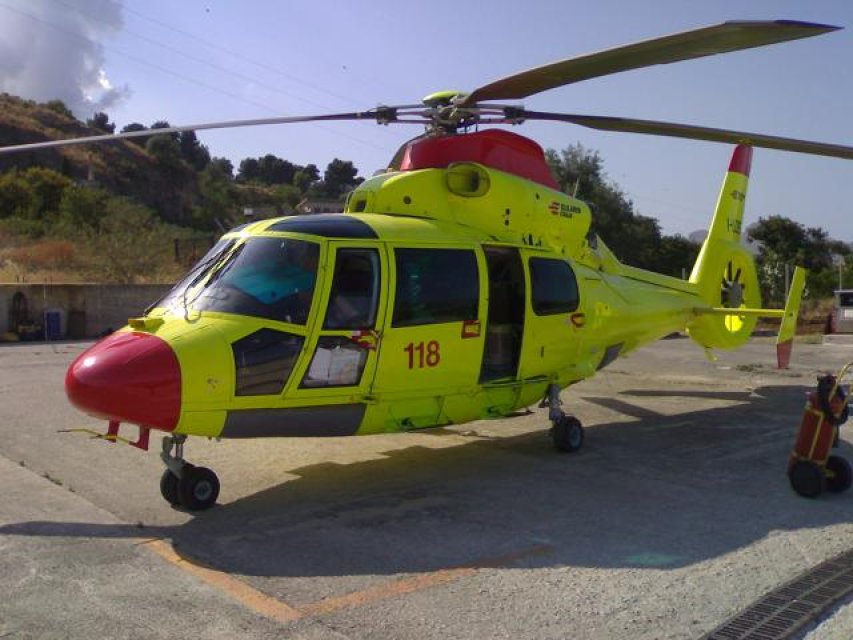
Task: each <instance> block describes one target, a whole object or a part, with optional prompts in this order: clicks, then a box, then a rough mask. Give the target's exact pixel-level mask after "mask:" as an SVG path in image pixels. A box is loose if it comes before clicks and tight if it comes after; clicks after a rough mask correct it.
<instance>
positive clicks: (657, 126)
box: [513, 109, 853, 160]
mask: <svg viewBox="0 0 853 640" xmlns="http://www.w3.org/2000/svg"><path fill="white" fill-rule="evenodd" d="M513 116H514V117H517V118H522V119H525V120H554V121H557V122H570V123H572V124H578V125H580V126H582V127H589V128H590V129H600V130H602V131H621V132H625V133H645V134H648V135H653V136H670V137H673V138H689V139H691V140H707V141H709V142H725V143H730V144H748V145H751V146H753V147H764V148H767V149H778V150H780V151H796V152H798V153H810V154H814V155H818V156H833V157H836V158H846V159H848V160H853V147H845V146H844V145H840V144H829V143H826V142H812V141H810V140H798V139H796V138H781V137H779V136H767V135H763V134H760V133H748V132H746V131H732V130H730V129H713V128H711V127H696V126H693V125H689V124H676V123H674V122H656V121H654V120H636V119H634V118H610V117H606V116H583V115H574V114H569V113H547V112H544V111H526V110H523V109H519V110H518V111H517V112H513Z"/></svg>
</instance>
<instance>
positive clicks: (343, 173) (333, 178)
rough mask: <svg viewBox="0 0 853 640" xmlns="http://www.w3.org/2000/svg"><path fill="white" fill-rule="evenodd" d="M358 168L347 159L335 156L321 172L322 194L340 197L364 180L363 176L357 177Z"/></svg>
mask: <svg viewBox="0 0 853 640" xmlns="http://www.w3.org/2000/svg"><path fill="white" fill-rule="evenodd" d="M357 175H358V169H356V168H355V165H353V163H352V162H351V161H349V160H340V159H338V158H335V159H334V160H332V161H331V162H330V163H329V164H328V165H327V166H326V171H325V172H324V173H323V187H322V191H323V193H324V195H326V196H328V197H330V198H340V197H341V196H342V195H343V194H344V193H346V192H347V191H349V190H350V189H353V188H354V187H356V186H358V185H359V184H361V183H362V182H364V179H363V178H357V177H356V176H357Z"/></svg>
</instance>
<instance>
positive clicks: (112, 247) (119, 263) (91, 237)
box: [84, 198, 172, 283]
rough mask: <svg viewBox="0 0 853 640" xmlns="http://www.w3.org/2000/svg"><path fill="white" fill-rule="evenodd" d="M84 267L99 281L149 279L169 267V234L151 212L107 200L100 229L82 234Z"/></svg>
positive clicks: (121, 200)
mask: <svg viewBox="0 0 853 640" xmlns="http://www.w3.org/2000/svg"><path fill="white" fill-rule="evenodd" d="M84 247H85V250H86V256H85V264H86V266H87V268H88V270H89V271H90V272H91V273H93V274H96V275H97V277H98V278H99V279H100V280H102V281H107V282H120V283H132V282H138V281H140V280H147V279H151V278H152V277H156V275H157V274H158V273H159V272H160V271H161V270H163V268H164V267H166V266H170V265H171V251H172V234H171V233H170V231H169V228H168V227H167V226H166V225H164V224H163V223H162V222H160V221H159V220H157V218H156V217H155V216H154V214H153V212H152V211H151V210H150V209H148V208H147V207H144V206H142V205H140V204H137V203H135V202H133V201H132V200H130V199H127V198H111V199H110V200H109V202H108V204H107V208H106V214H105V215H104V217H103V218H102V219H101V224H100V227H99V228H98V229H97V230H95V229H91V230H87V231H86V232H85V243H84Z"/></svg>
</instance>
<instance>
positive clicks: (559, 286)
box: [530, 258, 578, 316]
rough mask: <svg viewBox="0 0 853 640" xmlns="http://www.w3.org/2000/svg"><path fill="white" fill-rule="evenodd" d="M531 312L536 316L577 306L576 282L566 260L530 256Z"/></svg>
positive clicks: (551, 313)
mask: <svg viewBox="0 0 853 640" xmlns="http://www.w3.org/2000/svg"><path fill="white" fill-rule="evenodd" d="M530 289H531V302H532V305H533V312H534V313H535V314H536V315H538V316H548V315H554V314H557V313H566V312H568V311H574V310H575V309H577V308H578V282H577V280H576V279H575V272H574V271H572V267H571V266H570V265H569V263H568V262H565V261H563V260H553V259H550V258H530Z"/></svg>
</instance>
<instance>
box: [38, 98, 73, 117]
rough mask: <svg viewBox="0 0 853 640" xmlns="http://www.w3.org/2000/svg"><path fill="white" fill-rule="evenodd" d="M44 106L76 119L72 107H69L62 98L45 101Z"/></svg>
mask: <svg viewBox="0 0 853 640" xmlns="http://www.w3.org/2000/svg"><path fill="white" fill-rule="evenodd" d="M44 106H45V107H47V108H48V109H50V110H51V111H53V112H54V113H58V114H59V115H61V116H65V117H66V118H71V119H74V120H76V118H74V114H73V113H71V109H69V108H68V107H67V106H66V104H65V103H64V102H63V101H62V100H48V101H47V102H45V103H44Z"/></svg>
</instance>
